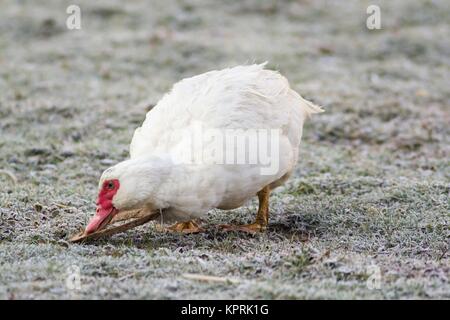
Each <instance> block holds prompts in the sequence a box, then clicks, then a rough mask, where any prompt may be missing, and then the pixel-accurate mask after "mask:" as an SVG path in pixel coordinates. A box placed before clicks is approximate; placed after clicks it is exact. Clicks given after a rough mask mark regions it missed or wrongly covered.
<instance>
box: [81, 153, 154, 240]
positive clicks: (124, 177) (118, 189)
mask: <svg viewBox="0 0 450 320" xmlns="http://www.w3.org/2000/svg"><path fill="white" fill-rule="evenodd" d="M160 183H161V170H158V169H157V168H156V167H155V164H154V163H153V162H152V161H148V160H145V159H141V160H126V161H123V162H120V163H118V164H117V165H115V166H113V167H111V168H109V169H107V170H105V171H104V172H103V174H102V176H101V178H100V182H99V191H98V197H97V210H96V212H95V215H94V216H93V217H92V218H91V220H90V222H89V224H88V226H87V227H86V230H85V233H86V234H90V233H93V232H95V231H98V230H100V229H103V228H104V227H106V225H108V223H109V222H110V221H111V220H112V218H113V217H115V216H116V215H120V214H121V213H122V212H125V211H128V210H132V209H139V208H143V207H154V201H153V195H154V192H155V190H156V189H157V188H158V187H159V185H160Z"/></svg>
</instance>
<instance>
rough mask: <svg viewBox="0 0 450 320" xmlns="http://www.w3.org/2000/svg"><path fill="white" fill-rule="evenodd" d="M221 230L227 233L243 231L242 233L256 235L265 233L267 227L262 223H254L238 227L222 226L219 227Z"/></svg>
mask: <svg viewBox="0 0 450 320" xmlns="http://www.w3.org/2000/svg"><path fill="white" fill-rule="evenodd" d="M219 228H220V229H221V230H222V231H225V232H229V231H242V232H247V233H251V234H255V233H258V232H262V231H265V230H266V228H267V227H266V226H264V225H262V224H261V223H258V222H254V223H250V224H244V225H237V226H236V225H230V224H221V225H219Z"/></svg>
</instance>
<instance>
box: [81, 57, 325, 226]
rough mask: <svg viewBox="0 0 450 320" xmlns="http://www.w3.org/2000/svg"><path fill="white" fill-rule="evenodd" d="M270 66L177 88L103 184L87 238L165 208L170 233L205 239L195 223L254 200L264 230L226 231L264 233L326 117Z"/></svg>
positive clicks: (207, 76)
mask: <svg viewBox="0 0 450 320" xmlns="http://www.w3.org/2000/svg"><path fill="white" fill-rule="evenodd" d="M264 66H265V64H261V65H248V66H237V67H234V68H228V69H223V70H219V71H210V72H207V73H203V74H200V75H197V76H195V77H192V78H188V79H184V80H182V81H180V82H178V83H176V84H175V85H174V86H173V88H172V90H171V91H170V92H169V93H167V94H166V95H165V96H164V97H163V98H162V99H161V100H160V101H159V102H158V104H157V105H156V106H155V107H154V108H153V109H152V110H150V111H149V112H148V113H147V116H146V119H145V121H144V123H143V124H142V126H141V127H140V128H137V129H136V131H135V133H134V136H133V140H132V141H131V145H130V159H129V160H125V161H123V162H120V163H118V164H117V165H115V166H113V167H111V168H109V169H107V170H106V171H105V172H104V173H103V175H102V176H101V179H100V183H99V189H100V190H99V195H98V200H97V205H98V206H97V212H96V214H95V216H94V217H93V218H92V219H91V221H90V223H89V225H88V226H87V228H86V234H89V233H92V232H94V231H97V230H99V229H101V228H103V227H105V226H106V225H107V224H108V223H109V222H110V221H111V220H112V218H113V217H115V219H114V220H120V219H117V218H118V217H119V216H120V214H122V213H125V212H127V211H129V210H132V209H142V208H145V209H148V210H155V209H161V210H162V211H161V212H162V214H163V219H164V221H177V222H178V223H177V224H175V225H174V226H173V227H171V228H170V229H171V230H176V231H183V232H197V231H199V230H200V228H199V226H198V225H197V224H196V223H195V222H193V221H192V220H194V219H196V218H199V217H202V216H204V215H205V214H207V213H208V212H209V211H210V210H211V209H213V208H218V209H224V210H228V209H234V208H237V207H240V206H242V205H243V204H244V203H245V202H246V201H247V200H249V199H250V198H251V197H253V196H255V195H258V198H259V209H258V212H257V215H256V220H255V222H254V223H252V224H249V225H244V226H224V228H225V229H226V230H242V231H247V232H256V231H261V230H264V229H265V228H266V226H267V223H268V219H269V216H268V208H269V194H270V191H271V190H272V189H273V188H275V187H277V186H279V185H281V184H282V183H283V182H284V181H285V180H286V179H287V178H288V177H289V175H290V174H291V172H292V171H293V169H294V166H295V164H296V163H297V159H298V151H299V145H300V140H301V136H302V128H303V122H304V120H305V119H306V118H307V117H308V116H309V115H310V114H312V113H317V112H321V111H323V110H322V109H321V108H319V107H318V106H315V105H314V104H312V103H311V102H309V101H307V100H305V99H303V98H302V97H301V96H300V95H299V94H298V93H296V92H295V91H293V90H292V89H290V87H289V83H288V81H287V80H286V78H284V77H283V76H282V75H280V74H279V73H278V72H275V71H271V70H266V69H264ZM235 137H237V138H236V140H235ZM239 139H241V140H239ZM239 141H240V142H243V141H244V143H243V144H239V143H238V142H239Z"/></svg>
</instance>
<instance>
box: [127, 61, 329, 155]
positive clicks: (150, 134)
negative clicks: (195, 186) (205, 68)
mask: <svg viewBox="0 0 450 320" xmlns="http://www.w3.org/2000/svg"><path fill="white" fill-rule="evenodd" d="M319 111H320V108H318V107H316V106H314V105H313V104H311V103H310V102H308V101H306V100H304V99H303V98H302V97H301V96H300V95H298V94H297V93H296V92H295V91H293V90H292V89H290V88H289V83H288V81H287V80H286V78H284V77H283V76H282V75H280V74H279V73H278V72H275V71H271V70H265V69H264V64H261V65H249V66H238V67H234V68H228V69H223V70H219V71H210V72H207V73H203V74H200V75H197V76H194V77H191V78H187V79H184V80H182V81H180V82H178V83H176V84H175V85H174V86H173V88H172V90H171V91H170V92H169V93H167V94H166V95H165V96H164V97H163V98H162V99H161V100H160V101H159V102H158V104H157V105H156V106H155V107H154V108H153V109H152V110H150V111H149V112H148V113H147V116H146V119H145V121H144V123H143V124H142V126H141V127H140V128H138V129H137V130H136V131H135V134H134V136H133V140H132V142H131V146H130V156H131V158H135V157H139V156H144V155H148V154H158V153H171V152H172V150H174V149H176V148H177V146H179V145H180V141H181V140H182V139H184V138H186V137H185V136H186V133H187V132H190V131H192V128H194V127H195V126H197V127H198V126H201V127H202V128H203V129H219V130H224V129H244V130H246V129H280V130H281V132H282V134H283V135H285V136H286V137H287V138H288V139H289V141H290V142H291V144H292V146H293V147H294V148H296V147H298V144H299V142H300V139H301V133H302V127H303V121H304V119H305V118H306V117H307V115H308V114H309V113H315V112H319Z"/></svg>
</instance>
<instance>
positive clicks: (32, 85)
mask: <svg viewBox="0 0 450 320" xmlns="http://www.w3.org/2000/svg"><path fill="white" fill-rule="evenodd" d="M376 2H377V4H378V5H379V6H380V8H381V18H382V29H381V30H368V29H367V28H366V27H365V21H366V17H367V14H366V8H367V6H368V5H369V4H370V3H369V2H366V1H356V0H355V1H346V6H343V5H342V3H341V2H340V1H306V0H304V1H256V0H252V1H250V0H248V1H239V2H235V3H229V2H227V3H225V2H224V3H221V2H218V1H214V2H213V1H206V0H200V1H161V2H157V1H154V3H153V4H151V5H149V4H147V2H146V1H132V2H130V3H126V4H125V3H121V2H119V1H95V2H93V1H87V0H85V1H78V3H79V5H80V7H81V10H82V30H79V31H70V30H68V29H67V28H66V27H65V19H66V17H67V14H66V8H67V6H68V5H69V4H71V2H70V1H56V0H54V1H44V2H39V4H37V3H35V2H34V1H21V2H16V1H13V0H4V1H2V2H1V3H0V66H1V67H0V74H1V76H0V119H1V120H0V169H1V170H3V171H2V172H1V173H0V186H1V187H0V298H3V299H22V298H50V299H61V298H81V299H85V298H168V299H173V298H244V299H260V298H276V299H277V298H295V299H297V298H375V299H378V298H447V299H448V298H450V294H449V293H450V285H449V273H450V259H449V253H448V247H449V211H450V210H449V192H450V188H449V160H448V159H449V151H450V150H449V148H450V147H449V136H450V135H449V133H450V132H449V125H448V124H449V120H450V114H449V101H450V89H449V88H450V87H449V83H450V81H449V80H450V76H449V74H450V72H449V71H450V70H449V65H450V43H449V42H448V41H447V40H448V39H449V38H450V28H449V24H448V21H450V4H449V2H448V1H446V0H436V1H406V0H403V1H387V0H386V1H376ZM43 3H45V4H43ZM266 60H268V61H269V67H271V68H274V69H278V70H280V71H281V72H282V73H283V74H284V75H286V76H287V78H288V79H289V80H290V82H291V85H292V86H293V87H294V88H295V89H296V90H298V91H299V92H301V93H302V94H303V95H304V97H305V98H307V99H310V100H312V101H314V102H315V103H317V104H319V105H323V106H325V108H326V110H327V112H326V113H324V114H320V115H317V116H315V117H314V118H313V120H312V121H310V122H309V123H308V125H307V126H306V128H305V136H304V140H303V145H302V150H301V159H300V161H299V165H298V170H297V172H296V174H295V176H294V177H292V178H291V179H290V180H289V182H288V184H287V185H286V186H284V187H283V188H280V189H279V190H278V191H277V193H275V194H274V195H273V196H272V197H271V218H270V227H269V229H268V231H267V232H266V233H264V234H260V235H256V236H250V235H237V234H233V233H230V234H223V233H221V232H219V231H218V230H217V228H216V227H215V225H217V224H219V223H228V222H235V223H238V222H239V223H244V222H250V221H251V220H252V219H253V218H254V215H255V211H256V208H257V203H256V201H253V202H251V203H249V204H248V205H247V206H245V207H243V208H241V209H239V210H234V211H232V212H221V211H216V212H212V213H211V214H210V215H209V216H208V217H207V218H206V219H205V220H204V222H203V224H204V226H206V228H207V229H208V231H207V232H206V233H204V234H198V235H177V234H165V233H161V232H159V231H157V230H156V228H155V227H154V226H152V225H146V226H141V227H139V228H137V229H134V230H131V231H128V232H127V233H125V234H120V235H115V236H114V237H112V238H111V239H107V240H102V241H98V242H96V243H93V244H82V245H73V244H68V242H67V238H68V236H69V235H71V234H73V233H75V232H76V231H78V230H79V229H80V228H81V227H82V226H84V225H85V223H86V222H87V220H88V219H89V217H90V216H91V215H92V214H93V212H94V209H95V203H94V200H95V197H96V191H97V181H98V178H99V176H100V174H101V172H102V170H104V169H105V168H106V167H108V166H110V165H111V164H114V163H115V162H117V161H120V160H122V159H124V158H126V157H127V154H128V145H129V142H130V140H131V136H132V133H133V131H134V129H135V128H136V127H137V126H138V125H139V124H140V123H141V122H142V121H143V119H144V116H145V113H146V111H147V110H148V109H149V108H151V106H152V105H154V104H155V103H156V102H157V101H158V99H159V98H160V97H161V95H162V94H163V93H164V92H165V91H166V90H168V89H169V88H170V86H171V85H172V84H173V83H174V82H176V81H178V80H180V79H181V78H183V77H187V76H191V75H195V74H198V73H202V72H205V71H207V70H210V69H218V68H222V67H226V66H232V65H236V64H243V63H246V62H263V61H266ZM14 179H17V184H14V182H13V181H14ZM185 274H200V275H210V276H217V277H222V278H229V279H232V280H233V281H231V280H230V281H223V282H222V281H221V282H214V281H213V282H202V281H198V280H195V279H192V278H189V277H186V276H185Z"/></svg>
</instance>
